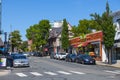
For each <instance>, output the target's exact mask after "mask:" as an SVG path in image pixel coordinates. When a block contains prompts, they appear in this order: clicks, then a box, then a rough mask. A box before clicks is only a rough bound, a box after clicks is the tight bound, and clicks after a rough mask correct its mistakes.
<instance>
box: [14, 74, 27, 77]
mask: <svg viewBox="0 0 120 80" xmlns="http://www.w3.org/2000/svg"><path fill="white" fill-rule="evenodd" d="M16 75H17V76H19V77H27V75H25V74H23V73H16Z"/></svg>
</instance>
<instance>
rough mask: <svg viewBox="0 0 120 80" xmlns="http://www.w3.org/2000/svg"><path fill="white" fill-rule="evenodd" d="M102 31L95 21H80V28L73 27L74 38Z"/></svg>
mask: <svg viewBox="0 0 120 80" xmlns="http://www.w3.org/2000/svg"><path fill="white" fill-rule="evenodd" d="M93 29H95V30H97V31H98V30H100V29H101V28H100V27H99V25H98V23H97V22H96V21H94V20H86V19H84V20H80V21H79V24H78V26H77V27H76V26H73V28H72V32H73V33H74V37H77V36H82V35H85V34H88V33H91V32H92V30H93Z"/></svg>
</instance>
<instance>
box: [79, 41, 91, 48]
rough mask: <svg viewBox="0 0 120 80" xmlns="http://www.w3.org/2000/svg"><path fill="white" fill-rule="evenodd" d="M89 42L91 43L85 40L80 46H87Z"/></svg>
mask: <svg viewBox="0 0 120 80" xmlns="http://www.w3.org/2000/svg"><path fill="white" fill-rule="evenodd" d="M88 44H89V42H83V43H81V44H79V45H78V46H79V47H85V46H87V45H88Z"/></svg>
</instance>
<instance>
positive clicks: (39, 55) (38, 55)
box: [33, 52, 43, 57]
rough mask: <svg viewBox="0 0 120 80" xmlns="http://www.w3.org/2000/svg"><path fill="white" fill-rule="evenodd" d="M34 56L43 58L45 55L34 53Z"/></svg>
mask: <svg viewBox="0 0 120 80" xmlns="http://www.w3.org/2000/svg"><path fill="white" fill-rule="evenodd" d="M33 56H36V57H42V56H43V54H42V53H41V52H34V54H33Z"/></svg>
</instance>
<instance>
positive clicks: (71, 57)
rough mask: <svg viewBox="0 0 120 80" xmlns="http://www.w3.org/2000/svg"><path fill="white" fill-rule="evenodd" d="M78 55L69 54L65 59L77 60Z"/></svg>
mask: <svg viewBox="0 0 120 80" xmlns="http://www.w3.org/2000/svg"><path fill="white" fill-rule="evenodd" d="M76 57H77V55H76V54H74V53H73V54H67V55H66V58H65V61H69V62H75V60H76Z"/></svg>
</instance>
